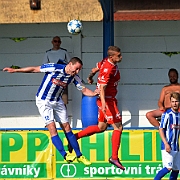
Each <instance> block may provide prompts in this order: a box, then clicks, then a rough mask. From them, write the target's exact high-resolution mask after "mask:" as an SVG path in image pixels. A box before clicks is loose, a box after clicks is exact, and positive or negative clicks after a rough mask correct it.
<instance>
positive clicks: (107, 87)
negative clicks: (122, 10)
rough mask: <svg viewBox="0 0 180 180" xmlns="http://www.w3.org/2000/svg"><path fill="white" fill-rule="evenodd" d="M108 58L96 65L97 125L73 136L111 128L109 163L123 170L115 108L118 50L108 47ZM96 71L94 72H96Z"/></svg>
mask: <svg viewBox="0 0 180 180" xmlns="http://www.w3.org/2000/svg"><path fill="white" fill-rule="evenodd" d="M107 54H108V57H107V58H105V59H103V60H102V61H101V62H99V63H98V64H97V69H99V75H98V82H97V89H99V90H100V96H99V98H98V99H97V105H98V125H92V126H89V127H87V128H85V129H84V130H82V131H80V132H78V133H77V134H75V136H76V138H77V139H80V138H82V137H86V136H91V135H93V134H95V133H100V132H103V131H105V130H106V129H107V127H108V125H111V126H112V127H113V129H114V130H113V133H112V156H111V157H110V158H109V162H110V163H111V164H114V165H115V166H116V167H118V168H120V169H122V170H125V168H124V167H123V165H122V164H121V162H120V161H119V158H118V150H119V147H120V141H121V134H122V130H123V127H122V118H121V115H120V112H119V110H118V107H117V99H116V98H115V96H116V94H117V86H118V82H119V81H120V72H119V70H118V66H117V63H119V62H121V60H122V55H121V51H120V48H119V47H117V46H109V48H108V51H107ZM97 69H96V70H97Z"/></svg>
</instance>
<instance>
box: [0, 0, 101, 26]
mask: <svg viewBox="0 0 180 180" xmlns="http://www.w3.org/2000/svg"><path fill="white" fill-rule="evenodd" d="M29 2H30V0H13V1H8V0H2V1H0V23H46V22H68V21H69V20H71V19H80V20H83V21H100V20H102V18H103V12H102V8H101V5H100V3H99V1H98V0H88V1H84V0H60V1H56V0H41V9H40V10H31V9H30V3H29Z"/></svg>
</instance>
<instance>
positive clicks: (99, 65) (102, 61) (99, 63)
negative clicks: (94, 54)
mask: <svg viewBox="0 0 180 180" xmlns="http://www.w3.org/2000/svg"><path fill="white" fill-rule="evenodd" d="M106 60H107V59H106V58H104V59H103V60H101V61H100V62H98V63H97V64H96V67H97V68H98V69H100V68H101V66H102V64H103V63H104V62H105V61H106Z"/></svg>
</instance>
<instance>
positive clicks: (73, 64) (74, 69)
mask: <svg viewBox="0 0 180 180" xmlns="http://www.w3.org/2000/svg"><path fill="white" fill-rule="evenodd" d="M82 66H83V62H82V61H81V59H79V58H78V57H73V58H71V60H70V61H69V63H68V64H67V66H66V68H65V71H66V73H67V74H70V75H71V76H74V75H76V74H78V73H79V71H80V70H81V69H82Z"/></svg>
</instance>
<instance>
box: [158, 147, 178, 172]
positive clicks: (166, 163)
mask: <svg viewBox="0 0 180 180" xmlns="http://www.w3.org/2000/svg"><path fill="white" fill-rule="evenodd" d="M161 153H162V163H163V167H166V168H172V169H173V170H180V152H178V151H171V152H170V153H168V152H166V150H161Z"/></svg>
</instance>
